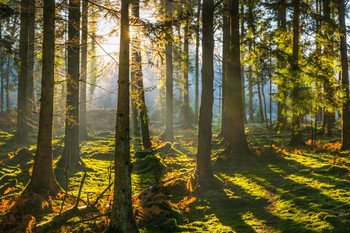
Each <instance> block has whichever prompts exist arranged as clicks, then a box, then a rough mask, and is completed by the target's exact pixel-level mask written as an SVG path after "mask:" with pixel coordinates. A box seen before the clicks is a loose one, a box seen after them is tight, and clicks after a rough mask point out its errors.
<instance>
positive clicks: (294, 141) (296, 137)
mask: <svg viewBox="0 0 350 233" xmlns="http://www.w3.org/2000/svg"><path fill="white" fill-rule="evenodd" d="M293 7H294V14H293V63H292V72H293V74H292V75H293V77H294V78H297V79H298V78H300V75H299V72H300V71H299V37H300V35H299V33H300V32H299V31H300V30H299V28H300V26H299V17H300V0H293ZM299 85H300V84H298V83H297V82H295V84H294V87H293V89H292V91H291V93H292V94H291V95H292V138H291V141H290V143H289V144H290V145H291V146H300V145H304V144H305V143H304V140H303V137H302V134H301V125H300V117H301V116H300V113H298V112H297V111H295V109H294V107H295V105H296V103H295V102H296V98H298V97H299V95H298V93H299V92H300V87H299Z"/></svg>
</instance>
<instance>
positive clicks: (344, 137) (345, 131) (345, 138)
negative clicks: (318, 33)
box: [338, 0, 350, 150]
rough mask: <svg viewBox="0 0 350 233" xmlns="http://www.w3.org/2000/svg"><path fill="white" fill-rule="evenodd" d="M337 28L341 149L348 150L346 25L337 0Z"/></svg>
mask: <svg viewBox="0 0 350 233" xmlns="http://www.w3.org/2000/svg"><path fill="white" fill-rule="evenodd" d="M338 12H339V17H338V18H339V26H340V29H341V35H340V53H341V67H342V86H343V91H344V94H343V98H344V102H343V114H342V118H343V119H342V120H343V125H342V149H343V150H348V149H350V106H349V64H348V52H347V40H346V24H345V0H338Z"/></svg>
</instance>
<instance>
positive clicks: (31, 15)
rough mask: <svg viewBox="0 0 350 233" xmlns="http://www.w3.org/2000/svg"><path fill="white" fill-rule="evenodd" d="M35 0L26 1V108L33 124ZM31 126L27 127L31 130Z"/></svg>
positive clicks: (29, 120) (29, 119)
mask: <svg viewBox="0 0 350 233" xmlns="http://www.w3.org/2000/svg"><path fill="white" fill-rule="evenodd" d="M34 41H35V1H29V3H28V76H27V84H26V86H27V109H28V123H29V124H30V125H33V124H34V114H33V111H34V109H35V102H34V101H35V99H34V58H35V53H34V44H35V42H34ZM31 129H32V127H28V130H29V131H31Z"/></svg>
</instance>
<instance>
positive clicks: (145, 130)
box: [131, 0, 152, 149]
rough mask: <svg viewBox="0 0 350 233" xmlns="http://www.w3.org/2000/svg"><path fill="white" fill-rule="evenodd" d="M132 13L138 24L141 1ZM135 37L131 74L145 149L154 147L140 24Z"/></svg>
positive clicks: (134, 6)
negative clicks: (148, 109) (150, 128)
mask: <svg viewBox="0 0 350 233" xmlns="http://www.w3.org/2000/svg"><path fill="white" fill-rule="evenodd" d="M132 14H133V17H134V21H135V23H136V24H138V23H139V21H140V1H139V0H135V1H134V3H133V5H132ZM135 30H136V33H135V35H136V36H135V38H134V41H133V48H132V59H131V61H132V65H131V67H132V71H131V75H134V76H135V77H136V81H137V83H136V86H137V101H138V106H139V112H140V121H141V131H142V144H143V147H144V148H145V149H149V148H151V147H152V143H151V138H150V136H149V125H148V114H147V107H146V101H145V90H144V87H143V75H142V57H141V41H142V40H141V32H140V29H139V27H138V26H136V29H135Z"/></svg>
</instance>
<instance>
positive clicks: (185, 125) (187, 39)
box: [183, 6, 192, 129]
mask: <svg viewBox="0 0 350 233" xmlns="http://www.w3.org/2000/svg"><path fill="white" fill-rule="evenodd" d="M186 7H187V8H189V7H190V6H186ZM185 17H186V19H185V25H184V31H185V33H184V54H183V75H184V109H183V111H184V122H183V128H184V129H190V128H191V127H192V122H191V115H190V114H191V107H190V97H189V80H188V71H189V68H188V67H189V59H188V50H189V43H190V34H189V33H190V31H189V30H190V28H189V27H190V25H189V20H190V19H189V17H190V9H186V16H185Z"/></svg>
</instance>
